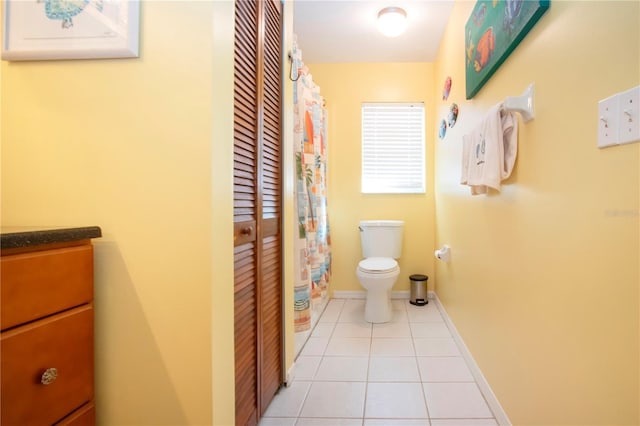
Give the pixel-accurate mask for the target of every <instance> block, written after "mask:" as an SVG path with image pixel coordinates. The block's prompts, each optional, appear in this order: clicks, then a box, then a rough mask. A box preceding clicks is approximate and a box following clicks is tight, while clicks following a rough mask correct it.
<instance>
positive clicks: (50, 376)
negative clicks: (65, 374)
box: [40, 367, 58, 385]
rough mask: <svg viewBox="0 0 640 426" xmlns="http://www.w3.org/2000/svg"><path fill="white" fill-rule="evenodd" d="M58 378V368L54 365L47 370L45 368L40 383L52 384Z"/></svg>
mask: <svg viewBox="0 0 640 426" xmlns="http://www.w3.org/2000/svg"><path fill="white" fill-rule="evenodd" d="M57 378H58V369H57V368H53V367H52V368H47V369H46V370H44V373H42V377H41V378H40V383H42V384H43V385H50V384H51V383H53V382H55V381H56V379H57Z"/></svg>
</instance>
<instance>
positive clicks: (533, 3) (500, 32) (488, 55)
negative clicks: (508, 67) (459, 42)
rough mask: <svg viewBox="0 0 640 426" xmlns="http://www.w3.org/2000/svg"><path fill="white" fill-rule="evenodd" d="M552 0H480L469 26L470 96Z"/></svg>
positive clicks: (468, 64)
mask: <svg viewBox="0 0 640 426" xmlns="http://www.w3.org/2000/svg"><path fill="white" fill-rule="evenodd" d="M550 3H551V1H550V0H478V1H477V2H476V5H475V7H474V8H473V11H472V12H471V16H469V19H468V20H467V24H466V25H465V79H466V98H467V99H471V98H473V97H474V96H475V95H476V94H477V93H478V92H479V91H480V89H481V88H482V86H484V85H485V83H486V82H487V81H489V79H490V78H491V76H492V75H493V74H494V73H495V72H496V70H497V69H498V68H500V66H501V65H502V63H503V62H504V61H505V60H506V59H507V58H508V57H509V55H510V54H511V52H513V51H514V49H515V48H516V47H517V46H518V44H520V42H521V41H522V40H523V39H524V37H525V36H526V35H527V34H528V33H529V31H530V30H531V28H533V26H534V25H535V24H536V23H537V22H538V20H539V19H540V17H542V15H544V13H545V12H546V11H547V10H548V9H549V6H550Z"/></svg>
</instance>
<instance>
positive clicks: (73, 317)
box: [0, 239, 95, 426]
mask: <svg viewBox="0 0 640 426" xmlns="http://www.w3.org/2000/svg"><path fill="white" fill-rule="evenodd" d="M0 261H1V263H0V275H1V281H0V283H1V295H0V296H1V297H0V304H1V306H0V308H1V310H0V322H1V328H2V332H1V336H0V352H1V353H0V364H1V366H0V368H1V371H0V375H1V376H0V377H1V378H0V381H1V387H2V388H1V390H0V391H1V407H0V411H1V412H0V416H1V417H0V420H1V422H2V425H3V426H9V425H20V426H24V425H30V426H31V425H34V426H35V425H54V424H60V425H74V426H84V425H94V424H95V405H94V383H93V375H94V373H93V369H94V352H93V318H94V314H93V246H92V244H91V240H90V239H85V240H80V241H71V242H65V243H53V244H46V245H39V246H35V247H25V248H18V249H9V250H4V249H3V250H2V256H1V258H0Z"/></svg>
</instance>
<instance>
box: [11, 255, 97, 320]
mask: <svg viewBox="0 0 640 426" xmlns="http://www.w3.org/2000/svg"><path fill="white" fill-rule="evenodd" d="M1 261H2V264H1V265H0V266H1V267H0V281H1V282H2V293H1V295H0V303H1V306H0V318H1V319H0V321H1V322H2V330H6V329H7V328H9V327H13V326H15V325H18V324H21V323H24V322H27V321H32V320H34V319H37V318H42V317H44V316H46V315H50V314H53V313H56V312H58V311H60V310H63V309H67V308H70V307H74V306H79V305H81V304H83V303H88V302H90V301H91V300H93V246H92V245H90V244H87V245H83V246H77V247H68V248H61V249H55V250H46V251H40V252H33V253H24V254H16V255H10V256H3V257H2V260H1Z"/></svg>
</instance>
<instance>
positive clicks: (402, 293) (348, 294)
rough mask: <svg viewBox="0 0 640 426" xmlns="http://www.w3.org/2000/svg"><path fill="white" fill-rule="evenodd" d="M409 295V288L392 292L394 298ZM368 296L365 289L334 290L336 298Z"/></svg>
mask: <svg viewBox="0 0 640 426" xmlns="http://www.w3.org/2000/svg"><path fill="white" fill-rule="evenodd" d="M429 293H431V292H429ZM409 295H410V292H409V290H398V291H392V292H391V298H392V299H408V298H409ZM366 297H367V293H366V292H365V291H364V290H353V291H343V290H334V291H333V298H334V299H365V298H366ZM429 298H431V296H429Z"/></svg>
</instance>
